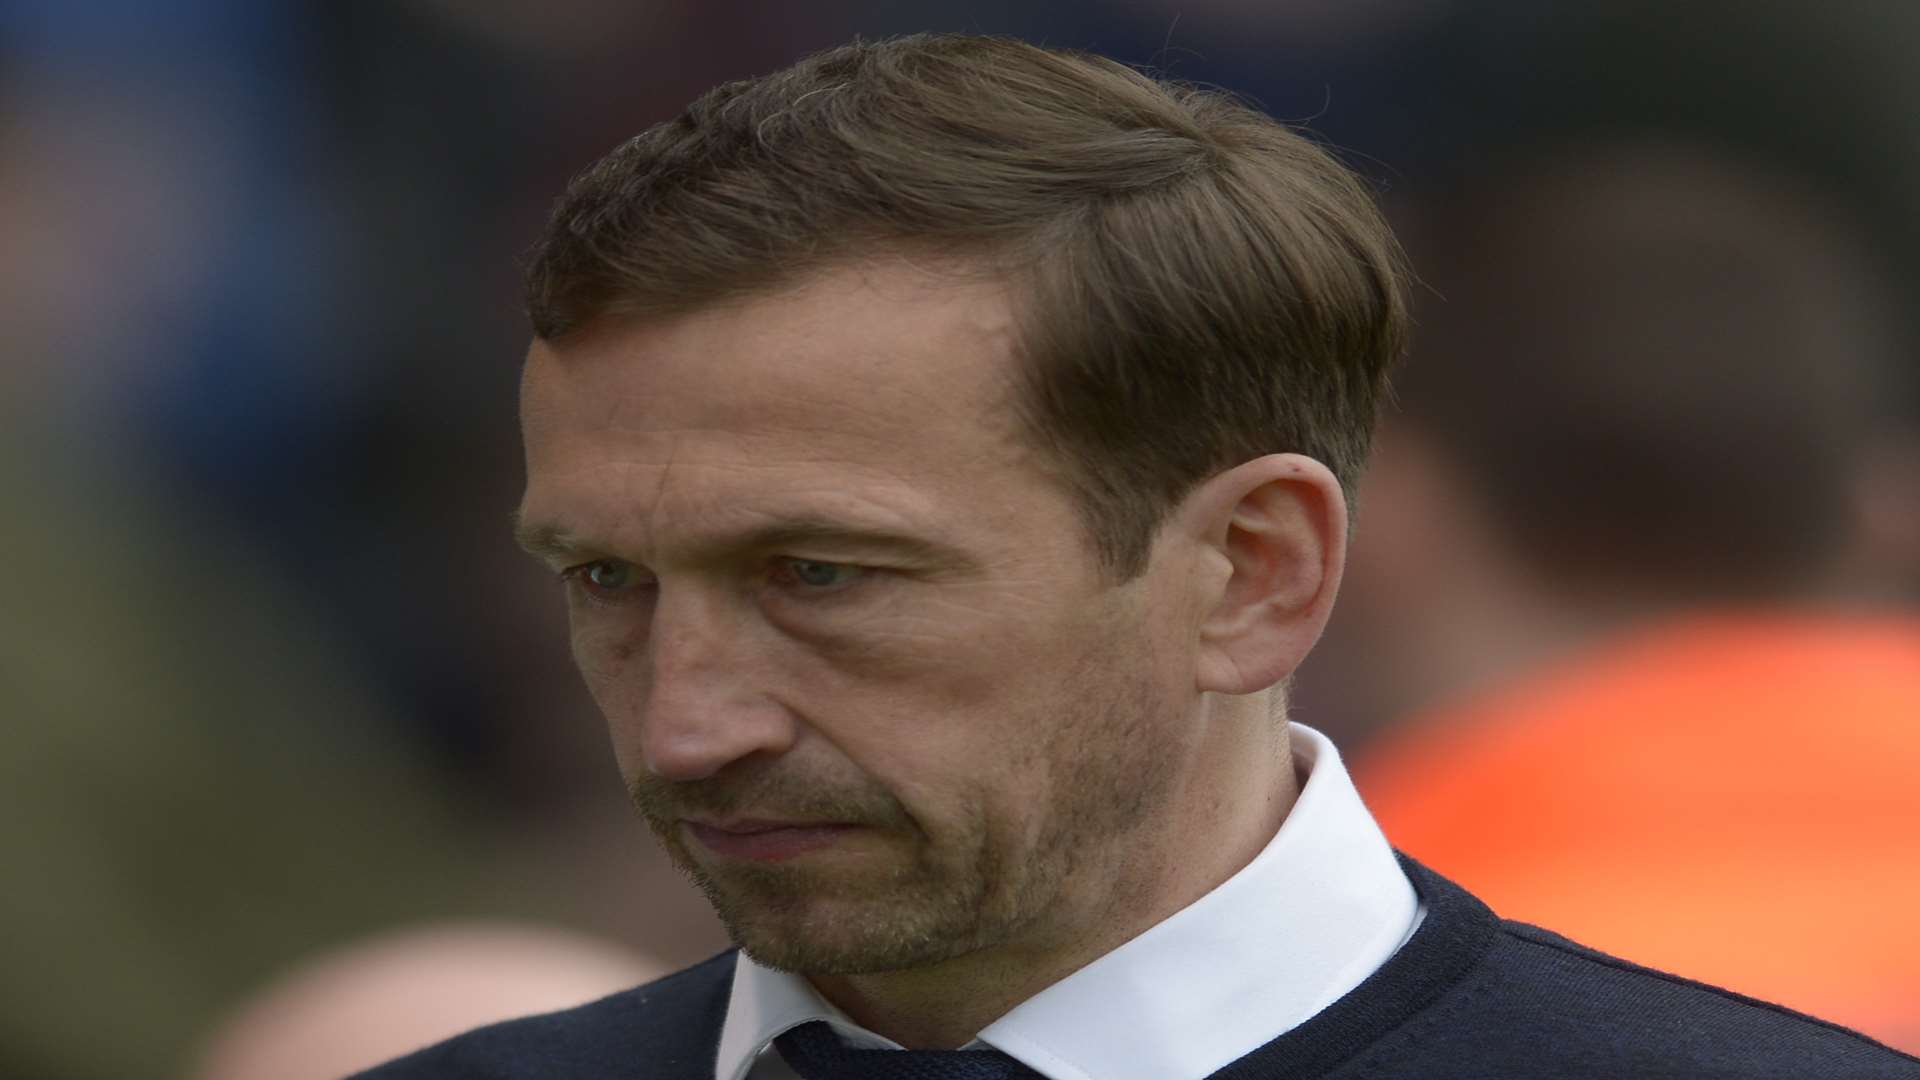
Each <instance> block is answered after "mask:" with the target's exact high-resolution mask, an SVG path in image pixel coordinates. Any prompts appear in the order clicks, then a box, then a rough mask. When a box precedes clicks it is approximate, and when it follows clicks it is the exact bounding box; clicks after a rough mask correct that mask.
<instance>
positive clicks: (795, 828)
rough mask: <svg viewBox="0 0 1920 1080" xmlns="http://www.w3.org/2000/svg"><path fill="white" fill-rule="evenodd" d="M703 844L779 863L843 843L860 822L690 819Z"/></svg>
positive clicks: (713, 849)
mask: <svg viewBox="0 0 1920 1080" xmlns="http://www.w3.org/2000/svg"><path fill="white" fill-rule="evenodd" d="M685 824H686V826H687V832H688V833H690V834H691V835H692V836H693V838H694V839H695V840H696V841H698V842H699V844H700V846H702V847H704V848H706V849H707V850H708V851H711V852H713V853H714V854H715V855H719V856H721V857H723V858H728V859H747V860H751V861H754V862H779V861H782V860H785V859H792V858H796V857H798V856H801V855H805V854H807V853H808V852H812V851H819V850H821V849H823V848H828V847H832V846H833V845H834V844H836V843H839V842H840V840H841V839H843V838H844V837H845V836H846V835H847V834H848V833H850V832H852V831H853V830H854V829H856V828H858V827H859V826H857V825H838V824H833V823H822V822H787V821H752V820H742V821H728V822H724V823H720V822H700V821H687V822H686V823H685Z"/></svg>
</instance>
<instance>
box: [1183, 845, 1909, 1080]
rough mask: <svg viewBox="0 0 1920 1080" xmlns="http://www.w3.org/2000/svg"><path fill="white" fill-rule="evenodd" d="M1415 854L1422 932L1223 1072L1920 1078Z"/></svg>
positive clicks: (1889, 1052)
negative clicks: (1493, 899) (1471, 889)
mask: <svg viewBox="0 0 1920 1080" xmlns="http://www.w3.org/2000/svg"><path fill="white" fill-rule="evenodd" d="M1401 864H1402V866H1403V868H1404V869H1405V870H1406V872H1407V877H1408V879H1409V880H1410V881H1412V882H1413V885H1414V888H1415V890H1416V891H1417V892H1418V893H1419V894H1420V899H1421V902H1422V904H1423V905H1424V907H1425V911H1426V914H1425V917H1424V920H1423V922H1422V923H1421V925H1420V927H1419V928H1418V929H1417V930H1416V931H1415V933H1414V934H1413V936H1412V937H1411V938H1409V939H1408V940H1407V942H1406V943H1405V944H1404V945H1402V946H1401V948H1400V951H1399V952H1397V953H1395V954H1394V956H1393V957H1392V958H1391V959H1389V960H1388V961H1387V963H1386V964H1385V965H1384V966H1382V967H1381V968H1380V969H1379V970H1378V971H1376V972H1374V974H1373V975H1372V976H1370V977H1369V978H1368V979H1367V980H1366V981H1365V982H1363V983H1361V984H1360V986H1359V987H1357V988H1355V990H1354V991H1353V992H1352V993H1350V994H1348V995H1347V996H1346V997H1344V998H1342V999H1341V1000H1339V1001H1337V1002H1335V1003H1334V1004H1333V1005H1331V1006H1328V1007H1327V1009H1325V1010H1324V1011H1323V1012H1322V1013H1321V1014H1320V1015H1318V1016H1316V1017H1314V1018H1313V1019H1312V1020H1310V1021H1308V1022H1307V1023H1305V1024H1303V1025H1301V1026H1300V1027H1298V1028H1295V1029H1294V1030H1293V1031H1290V1032H1288V1033H1286V1034H1284V1035H1282V1036H1280V1037H1279V1038H1278V1039H1275V1040H1274V1041H1273V1042H1271V1043H1268V1044H1267V1045H1266V1046H1264V1047H1261V1048H1260V1049H1259V1050H1257V1051H1255V1052H1254V1053H1253V1054H1251V1055H1249V1056H1248V1057H1247V1058H1244V1059H1242V1060H1241V1061H1239V1062H1236V1063H1234V1064H1233V1065H1231V1066H1229V1067H1228V1068H1226V1069H1224V1070H1222V1071H1221V1072H1220V1073H1218V1074H1217V1077H1218V1080H1254V1078H1257V1077H1267V1076H1274V1075H1281V1074H1285V1075H1300V1076H1326V1077H1330V1078H1333V1077H1359V1076H1365V1077H1369V1078H1374V1080H1386V1078H1389V1077H1401V1076H1405V1077H1419V1078H1420V1080H1469V1078H1471V1080H1485V1078H1487V1077H1518V1076H1552V1077H1557V1078H1562V1080H1586V1078H1595V1080H1598V1078H1607V1080H1612V1078H1616V1077H1625V1076H1631V1077H1634V1078H1635V1080H1683V1078H1685V1080H1693V1078H1697V1077H1706V1076H1712V1077H1719V1078H1722V1080H1746V1078H1751V1080H1760V1078H1767V1080H1773V1078H1777V1077H1821V1078H1823V1080H1824V1078H1834V1080H1920V1059H1915V1058H1913V1057H1910V1056H1908V1055H1906V1054H1903V1053H1900V1052H1899V1051H1897V1050H1893V1049H1891V1048H1889V1047H1886V1046H1883V1045H1881V1044H1880V1043H1877V1042H1875V1041H1873V1040H1872V1039H1870V1038H1868V1037H1867V1036H1865V1035H1862V1034H1860V1033H1858V1032H1855V1031H1851V1030H1848V1029H1847V1028H1844V1027H1841V1026H1839V1025H1837V1024H1831V1023H1828V1022H1826V1021H1824V1020H1818V1019H1815V1018H1813V1017H1810V1016H1806V1015H1803V1014H1801V1013H1797V1012H1794V1011H1793V1010H1791V1009H1787V1008H1785V1007H1783V1006H1779V1005H1774V1004H1771V1003H1768V1002H1764V1001H1759V1000H1756V999H1754V998H1749V997H1746V996H1744V995H1741V994H1736V993H1733V992H1731V991H1728V990H1724V989H1721V988H1719V987H1715V986H1710V985H1707V984H1705V983H1701V982H1696V981H1694V980H1691V979H1685V978H1681V977H1680V976H1677V975H1671V974H1668V973H1666V972H1662V971H1656V970H1654V969H1651V968H1646V967H1642V966H1640V965H1638V964H1633V963H1629V962H1628V961H1625V960H1622V959H1619V958H1618V957H1614V956H1609V955H1607V954H1605V953H1602V952H1598V951H1596V950H1594V949H1590V948H1587V947H1585V946H1582V945H1579V944H1576V943H1575V942H1573V941H1570V940H1568V939H1566V938H1564V937H1561V936H1560V935H1558V934H1555V933H1553V932H1551V931H1547V930H1542V929H1540V928H1539V927H1535V926H1529V925H1526V924H1524V923H1517V922H1511V921H1507V920H1502V919H1500V918H1498V917H1497V916H1495V915H1494V914H1493V912H1491V911H1489V910H1488V909H1487V907H1486V905H1485V904H1482V903H1481V902H1480V901H1479V900H1478V899H1476V898H1474V897H1473V896H1472V894H1470V893H1468V892H1467V891H1466V890H1464V889H1462V888H1460V887H1459V886H1458V885H1455V884H1454V883H1452V882H1450V881H1448V880H1446V879H1445V878H1443V877H1441V876H1440V875H1438V874H1436V873H1434V872H1433V871H1431V870H1428V869H1427V868H1426V867H1424V866H1421V865H1420V864H1419V863H1417V862H1415V861H1413V860H1411V859H1408V858H1406V857H1405V856H1404V855H1403V856H1402V857H1401ZM1754 947H1755V948H1765V947H1766V943H1765V942H1762V941H1756V942H1755V943H1754ZM1283 1066H1284V1067H1283ZM1276 1069H1279V1070H1280V1071H1279V1072H1275V1071H1274V1070H1276Z"/></svg>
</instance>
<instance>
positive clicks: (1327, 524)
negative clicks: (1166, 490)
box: [1181, 454, 1347, 694]
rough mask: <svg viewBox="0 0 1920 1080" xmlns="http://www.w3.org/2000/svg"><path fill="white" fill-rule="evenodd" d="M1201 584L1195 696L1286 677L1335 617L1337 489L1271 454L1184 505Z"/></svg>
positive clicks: (1343, 540)
mask: <svg viewBox="0 0 1920 1080" xmlns="http://www.w3.org/2000/svg"><path fill="white" fill-rule="evenodd" d="M1189 515H1191V516H1190V517H1189V520H1188V525H1189V528H1191V529H1193V530H1194V531H1193V532H1191V533H1189V535H1192V536H1196V537H1198V538H1199V539H1200V540H1201V542H1202V546H1203V553H1204V555H1205V556H1206V558H1205V560H1204V561H1205V564H1206V565H1207V566H1209V567H1210V572H1209V573H1207V574H1206V575H1205V576H1204V584H1203V593H1202V596H1201V601H1202V604H1203V610H1202V611H1201V613H1200V615H1201V619H1200V627H1199V631H1200V636H1199V643H1198V644H1199V648H1198V655H1197V657H1196V660H1197V663H1196V668H1195V675H1196V679H1197V683H1198V688H1199V689H1200V690H1202V691H1213V692H1217V693H1222V694H1253V693H1259V692H1260V691H1263V690H1266V689H1268V688H1270V687H1272V686H1274V685H1276V684H1278V683H1280V682H1281V681H1283V680H1284V679H1286V678H1287V676H1289V675H1291V674H1293V670H1294V668H1296V667H1298V666H1299V664H1300V661H1301V660H1303V659H1305V658H1306V655H1307V652H1308V651H1309V650H1311V649H1312V648H1313V645H1314V643H1315V642H1316V641H1318V640H1319V639H1320V631H1321V630H1322V629H1324V628H1325V627H1326V625H1327V617H1328V615H1330V614H1331V613H1332V611H1333V597H1334V593H1335V592H1336V591H1338V589H1339V586H1340V574H1341V571H1342V570H1343V569H1344V567H1345V565H1346V555H1347V503H1346V498H1345V496H1344V495H1343V494H1342V493H1341V490H1340V481H1338V480H1336V479H1334V476H1333V473H1332V472H1331V471H1330V470H1329V469H1328V468H1327V467H1326V466H1325V465H1322V464H1321V463H1320V462H1318V461H1315V460H1314V459H1312V458H1309V457H1304V456H1302V455H1300V454H1269V455H1268V456H1266V457H1262V458H1256V459H1254V460H1253V461H1249V462H1247V463H1245V464H1243V465H1239V466H1236V467H1235V468H1232V469H1229V470H1227V471H1226V472H1223V473H1221V474H1219V475H1218V476H1215V477H1213V478H1212V479H1210V480H1208V481H1207V482H1206V483H1204V484H1202V485H1201V486H1200V487H1199V488H1197V489H1195V490H1194V491H1193V492H1191V493H1190V494H1189V495H1188V497H1187V498H1186V499H1185V500H1183V505H1182V514H1181V516H1183V517H1188V516H1189Z"/></svg>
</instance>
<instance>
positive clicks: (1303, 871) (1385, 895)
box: [714, 724, 1421, 1080]
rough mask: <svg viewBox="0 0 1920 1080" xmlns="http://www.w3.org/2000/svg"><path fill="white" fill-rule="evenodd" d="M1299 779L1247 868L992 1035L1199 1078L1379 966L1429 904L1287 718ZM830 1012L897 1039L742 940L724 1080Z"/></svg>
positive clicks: (1128, 1070)
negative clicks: (759, 956)
mask: <svg viewBox="0 0 1920 1080" xmlns="http://www.w3.org/2000/svg"><path fill="white" fill-rule="evenodd" d="M1291 737H1292V746H1293V757H1294V764H1295V768H1296V770H1297V771H1298V773H1299V774H1300V775H1301V776H1303V777H1304V778H1305V780H1304V782H1303V783H1302V785H1301V788H1300V796H1299V799H1298V800H1297V801H1296V802H1295V803H1294V805H1293V809H1292V810H1291V811H1290V812H1289V813H1288V814H1287V819H1286V821H1284V822H1282V823H1281V825H1280V829H1279V831H1278V832H1276V833H1275V834H1274V837H1273V839H1272V840H1271V841H1269V842H1268V844H1267V846H1266V847H1265V848H1264V849H1263V850H1262V851H1261V852H1260V854H1258V855H1256V856H1254V859H1253V861H1252V862H1250V863H1248V864H1247V865H1246V866H1245V867H1244V868H1243V869H1241V871H1240V872H1239V873H1237V874H1235V875H1233V876H1232V877H1231V878H1228V879H1227V880H1226V881H1225V882H1222V883H1221V884H1220V885H1219V886H1218V887H1217V888H1215V889H1214V890H1213V891H1212V892H1209V893H1207V894H1206V895H1205V896H1202V897H1201V898H1200V899H1198V900H1196V901H1194V902H1193V903H1192V904H1190V905H1188V906H1187V907H1185V908H1182V909H1181V910H1180V911H1177V912H1175V913H1174V914H1173V915H1171V916H1169V917H1168V918H1167V919H1165V920H1164V921H1162V922H1161V923H1159V924H1158V925H1156V926H1153V927H1151V928H1149V929H1148V930H1146V931H1145V932H1144V933H1142V934H1141V935H1140V936H1138V937H1136V938H1134V939H1133V940H1132V941H1129V942H1127V943H1126V944H1125V945H1122V946H1120V947H1119V948H1117V949H1115V950H1113V951H1112V952H1110V953H1108V954H1106V955H1105V956H1102V957H1100V958H1099V959H1097V960H1095V961H1093V962H1092V963H1090V964H1088V965H1087V966H1086V967H1083V968H1081V969H1080V970H1079V971H1076V972H1074V973H1073V974H1071V975H1069V976H1067V977H1066V978H1064V979H1062V980H1060V981H1059V982H1057V983H1054V984H1053V985H1052V986H1049V987H1047V988H1046V989H1045V990H1042V991H1041V992H1040V993H1038V994H1035V995H1034V996H1033V997H1031V998H1028V999H1027V1000H1026V1001H1024V1002H1022V1003H1020V1004H1019V1005H1017V1006H1015V1007H1014V1008H1013V1009H1012V1011H1010V1012H1008V1013H1007V1014H1006V1015H1005V1016H1002V1017H1001V1018H1000V1019H998V1020H995V1021H994V1022H993V1023H991V1024H988V1025H987V1026H986V1028H985V1029H984V1030H982V1031H981V1032H980V1034H979V1036H978V1037H977V1038H976V1039H975V1040H974V1041H973V1042H971V1043H969V1044H968V1046H967V1048H969V1049H972V1048H979V1047H989V1046H990V1047H993V1048H995V1049H998V1050H1000V1051H1002V1052H1004V1053H1006V1054H1009V1055H1011V1056H1013V1057H1015V1058H1018V1059H1019V1060H1020V1061H1021V1062H1023V1063H1025V1064H1026V1065H1027V1066H1028V1067H1029V1068H1031V1069H1033V1070H1034V1071H1036V1072H1038V1073H1040V1074H1041V1075H1043V1076H1046V1077H1048V1078H1049V1080H1200V1078H1202V1077H1205V1076H1208V1075H1210V1074H1212V1073H1214V1072H1216V1071H1218V1070H1219V1069H1221V1068H1222V1067H1224V1066H1225V1065H1227V1064H1228V1063H1229V1062H1232V1061H1235V1060H1237V1059H1239V1058H1241V1057H1244V1056H1245V1055H1246V1054H1248V1053H1250V1052H1251V1051H1253V1050H1255V1049H1257V1048H1258V1047H1260V1046H1262V1045H1265V1044H1266V1043H1268V1042H1270V1041H1271V1040H1273V1039H1274V1038H1275V1037H1276V1036H1278V1035H1280V1034H1282V1033H1283V1032H1286V1031H1289V1030H1291V1029H1293V1028H1295V1027H1298V1026H1299V1025H1300V1024H1302V1023H1304V1022H1306V1021H1307V1020H1308V1019H1310V1018H1312V1017H1313V1016H1314V1014H1316V1013H1318V1012H1319V1011H1320V1010H1322V1009H1324V1008H1326V1007H1327V1006H1328V1005H1331V1004H1333V1003H1334V1002H1335V1001H1336V1000H1338V999H1339V998H1341V997H1342V996H1344V995H1345V994H1346V993H1347V992H1348V991H1350V990H1352V989H1353V988H1354V987H1356V986H1358V985H1359V984H1360V982H1361V981H1362V980H1364V979H1365V978H1366V977H1367V976H1369V975H1371V974H1373V972H1374V971H1375V970H1377V969H1378V968H1379V967H1380V966H1381V965H1382V964H1384V963H1386V961H1387V958H1388V957H1390V956H1392V955H1393V954H1394V952H1395V951H1396V950H1398V949H1399V948H1400V946H1401V944H1403V943H1404V942H1405V941H1406V940H1407V938H1408V937H1410V936H1411V935H1412V933H1413V929H1414V927H1415V926H1417V925H1418V923H1419V919H1420V914H1421V911H1420V904H1419V898H1418V897H1417V896H1416V895H1415V894H1414V891H1413V886H1412V885H1411V884H1410V883H1409V882H1408V881H1407V878H1406V875H1405V874H1403V873H1402V872H1401V870H1400V865H1399V863H1398V862H1396V861H1395V860H1394V857H1393V851H1392V849H1391V848H1389V847H1388V845H1387V841H1386V838H1385V837H1384V836H1382V835H1381V833H1380V828H1379V826H1377V825H1375V824H1374V822H1373V817H1372V815H1371V814H1369V813H1367V808H1366V806H1365V805H1363V804H1362V803H1361V801H1360V795H1359V793H1358V792H1356V791H1355V790H1354V788H1353V781H1352V780H1351V779H1349V778H1348V776H1347V770H1346V766H1345V765H1343V764H1341V761H1340V754H1339V752H1338V751H1337V750H1335V749H1334V746H1333V743H1331V742H1330V741H1328V739H1327V737H1326V736H1324V735H1322V734H1320V733H1319V732H1317V731H1315V730H1313V729H1312V728H1308V727H1304V726H1302V725H1300V724H1294V725H1293V726H1292V728H1291ZM810 1020H825V1021H827V1022H828V1023H829V1024H831V1025H832V1026H833V1027H834V1029H835V1030H836V1031H838V1032H839V1033H840V1035H841V1036H842V1037H843V1038H844V1039H846V1040H847V1041H848V1043H850V1044H851V1045H854V1046H863V1047H888V1048H893V1049H898V1048H899V1046H898V1044H897V1043H894V1042H891V1041H889V1040H887V1039H885V1038H882V1037H881V1036H879V1035H876V1034H874V1033H873V1032H870V1031H867V1030H866V1029H864V1028H862V1027H860V1026H859V1025H858V1024H856V1023H854V1022H853V1021H852V1020H850V1019H848V1018H847V1016H846V1014H844V1013H842V1012H841V1011H840V1010H838V1009H836V1008H835V1007H834V1006H833V1005H831V1004H829V1003H828V1002H827V1001H826V1000H825V999H824V998H822V997H821V996H820V995H819V993H818V992H816V991H815V990H814V989H813V987H812V986H811V985H810V984H809V983H808V982H807V981H806V980H805V979H803V978H800V977H798V976H795V975H789V974H785V973H782V972H778V971H774V970H772V969H769V968H765V967H761V966H760V965H759V964H757V963H755V962H754V961H753V960H752V959H751V958H749V957H748V956H747V955H746V954H745V953H741V954H740V955H739V959H738V960H737V961H736V962H735V966H734V973H733V993H732V997H731V998H730V999H729V1001H728V1004H727V1018H726V1022H725V1024H724V1026H722V1028H721V1029H720V1054H719V1059H718V1061H717V1063H716V1065H715V1068H714V1076H715V1080H796V1078H795V1074H794V1073H793V1071H792V1069H791V1068H789V1067H788V1065H787V1064H786V1062H785V1061H784V1060H782V1059H781V1057H780V1054H779V1051H777V1050H775V1049H773V1048H772V1042H773V1039H774V1038H775V1037H776V1036H778V1035H780V1034H781V1033H782V1032H785V1031H787V1030H788V1029H790V1028H794V1027H798V1026H799V1025H801V1024H804V1023H806V1022H808V1021H810Z"/></svg>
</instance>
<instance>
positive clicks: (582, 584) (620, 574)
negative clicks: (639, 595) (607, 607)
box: [560, 559, 650, 603]
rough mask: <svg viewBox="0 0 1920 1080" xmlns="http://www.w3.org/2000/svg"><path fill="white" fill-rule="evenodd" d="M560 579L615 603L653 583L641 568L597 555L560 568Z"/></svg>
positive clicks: (602, 600) (604, 601)
mask: <svg viewBox="0 0 1920 1080" xmlns="http://www.w3.org/2000/svg"><path fill="white" fill-rule="evenodd" d="M560 580H562V581H565V582H567V583H568V584H569V585H572V586H574V587H576V588H578V589H579V590H580V591H581V592H583V593H585V594H586V595H587V596H588V597H589V598H590V599H593V600H597V601H600V602H601V603H614V602H617V601H618V600H620V599H621V598H623V597H624V596H625V595H627V594H629V593H632V592H633V591H634V590H636V589H639V588H641V587H644V586H645V585H647V584H649V583H650V579H648V578H647V576H646V575H645V574H643V573H641V571H640V568H639V567H637V566H635V565H633V564H632V563H630V562H625V561H623V560H620V559H595V560H594V561H593V562H589V563H581V564H579V565H578V566H570V567H568V568H566V569H565V570H562V571H560Z"/></svg>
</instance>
